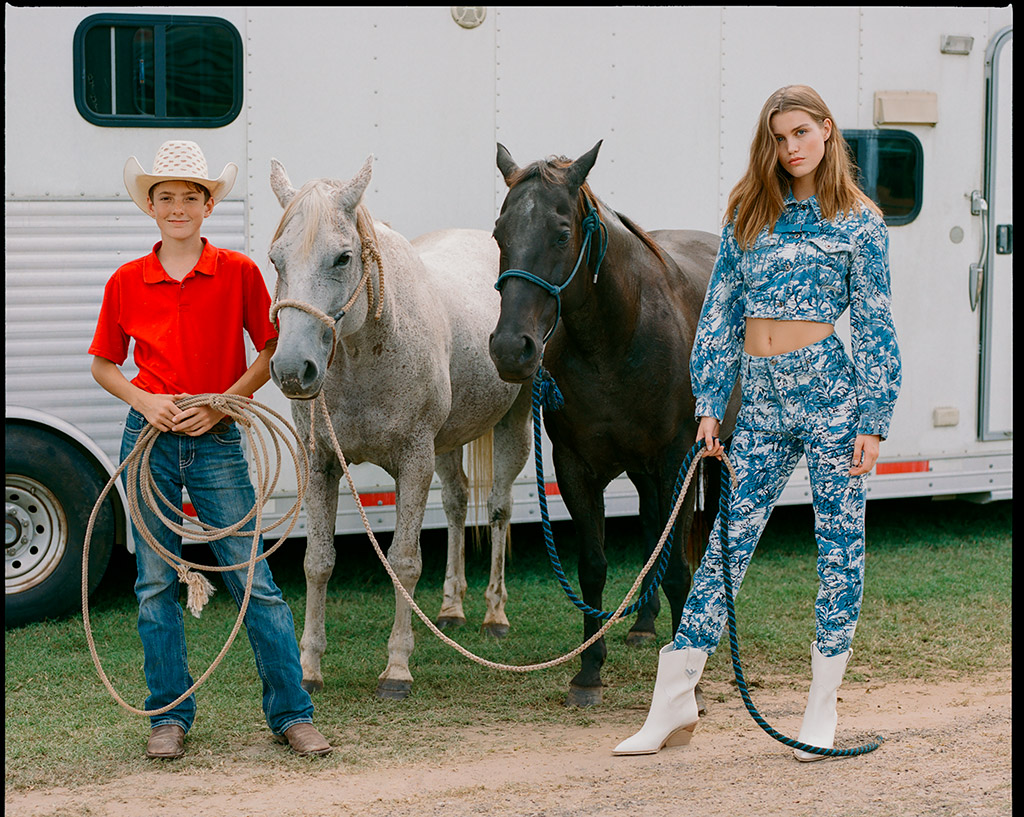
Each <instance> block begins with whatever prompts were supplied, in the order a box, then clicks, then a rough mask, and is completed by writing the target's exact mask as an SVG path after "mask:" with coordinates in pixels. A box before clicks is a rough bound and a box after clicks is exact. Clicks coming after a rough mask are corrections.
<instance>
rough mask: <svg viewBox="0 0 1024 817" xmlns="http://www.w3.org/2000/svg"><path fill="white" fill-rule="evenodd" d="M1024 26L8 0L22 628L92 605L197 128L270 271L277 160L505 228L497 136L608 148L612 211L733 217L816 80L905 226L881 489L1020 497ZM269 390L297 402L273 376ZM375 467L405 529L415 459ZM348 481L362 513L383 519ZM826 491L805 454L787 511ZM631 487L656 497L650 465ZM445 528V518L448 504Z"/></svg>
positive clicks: (463, 222) (851, 17)
mask: <svg viewBox="0 0 1024 817" xmlns="http://www.w3.org/2000/svg"><path fill="white" fill-rule="evenodd" d="M1012 24H1013V12H1012V8H1007V7H1003V8H963V7H961V8H952V7H949V8H880V7H878V8H876V7H846V8H813V7H799V8H797V9H793V10H787V9H785V8H768V7H659V8H654V7H648V8H639V7H615V8H613V7H597V8H588V9H587V10H586V13H585V14H581V13H580V11H579V10H578V9H576V8H521V7H515V8H511V7H510V8H505V7H484V6H478V7H474V6H468V7H462V6H458V7H451V8H449V7H390V8H344V7H340V8H331V7H325V8H283V7H252V8H246V7H232V6H225V7H210V6H206V7H194V8H181V7H173V8H172V7H167V8H157V7H147V8H126V7H119V8H113V9H105V8H94V9H90V8H82V7H74V8H72V7H65V8H45V7H34V8H28V7H23V8H18V7H12V6H10V5H8V6H6V8H5V33H6V66H5V67H6V72H5V86H6V87H5V91H6V93H5V114H6V120H5V121H6V134H5V135H6V144H5V150H6V163H5V164H6V168H5V170H6V173H5V200H4V204H5V235H6V247H5V250H6V252H5V272H6V275H5V318H6V320H5V338H6V352H7V366H6V423H5V426H6V435H7V436H6V464H7V487H6V503H7V528H6V549H7V570H6V593H7V596H6V597H7V605H6V611H7V615H8V621H24V620H29V619H31V618H35V617H40V616H42V615H46V614H50V613H54V612H58V611H61V610H65V609H68V608H69V607H73V606H75V604H76V603H77V591H76V587H77V583H78V565H79V564H80V553H81V539H82V533H83V529H84V526H85V518H86V517H87V516H88V513H89V511H90V509H91V506H92V501H93V500H94V499H95V496H96V494H97V493H98V490H99V487H102V485H103V484H104V483H105V482H106V480H107V478H108V476H109V474H111V473H112V472H113V470H114V468H115V465H114V464H115V463H116V462H117V458H118V448H119V439H120V436H121V428H122V423H123V419H124V414H125V407H124V406H123V405H122V404H121V403H120V402H119V401H117V400H116V399H114V398H113V397H111V396H110V395H108V394H107V393H106V392H104V391H103V390H102V389H101V388H99V386H97V385H96V384H95V383H94V382H93V380H92V378H91V376H90V374H89V365H90V359H89V356H88V355H87V353H86V350H87V348H88V345H89V341H90V339H91V336H92V332H93V329H94V327H95V322H96V317H97V314H98V310H99V305H100V300H101V296H102V292H103V285H104V283H105V282H106V280H107V278H108V277H109V276H110V275H111V273H112V272H113V271H114V269H116V268H117V267H118V266H119V265H120V264H121V263H123V262H125V261H127V260H129V259H131V258H134V257H137V256H140V255H143V254H145V253H146V252H148V251H149V249H150V248H151V247H152V245H153V244H154V243H155V241H156V240H157V237H158V236H157V233H156V230H155V229H154V227H153V224H152V222H151V221H150V219H148V218H147V217H146V216H145V215H143V214H142V213H140V212H139V210H138V209H137V208H136V207H135V205H134V204H132V202H131V201H130V199H129V198H128V196H127V194H126V192H125V190H124V188H123V185H122V181H121V178H122V167H123V165H124V162H125V160H126V159H127V157H128V156H130V155H135V156H137V157H138V158H139V159H140V160H141V162H142V164H143V165H144V166H148V165H149V163H150V162H151V161H152V157H153V156H154V154H155V152H156V149H157V147H158V146H159V145H160V144H161V143H162V142H163V141H165V140H167V139H171V138H175V139H182V138H184V139H194V140H195V141H197V142H199V143H200V144H201V145H202V146H203V149H204V151H205V153H206V156H207V158H208V160H209V163H210V165H211V171H212V172H213V173H218V172H219V171H220V168H222V167H223V166H224V164H226V163H227V162H229V161H233V162H235V163H237V164H238V165H239V167H240V173H239V177H238V181H237V182H236V184H235V187H234V189H233V190H232V191H231V194H230V196H229V197H228V199H226V200H225V201H224V202H221V203H220V204H219V205H218V207H217V209H216V211H215V214H214V216H213V217H212V218H211V220H210V221H209V222H208V224H207V226H208V228H209V229H208V231H207V236H208V237H209V238H210V240H211V241H213V242H214V243H215V244H218V245H221V246H225V247H230V248H233V249H239V250H242V251H245V252H247V253H248V254H249V255H250V256H252V257H253V258H254V259H255V260H256V261H257V263H259V264H260V265H261V268H262V269H263V270H264V274H265V275H266V277H267V283H268V287H269V288H270V289H271V290H273V285H274V273H273V269H272V267H271V266H270V264H269V262H268V261H267V257H266V254H267V249H268V246H269V243H270V238H271V236H272V234H273V232H274V229H275V227H276V225H277V221H278V218H279V216H280V208H279V206H278V204H277V202H276V201H275V199H274V197H273V193H272V192H271V189H270V184H269V173H270V159H271V157H276V158H279V159H281V160H282V161H283V162H284V163H285V164H286V165H287V167H288V168H289V170H291V171H292V174H293V178H295V179H298V180H303V181H304V180H306V179H309V178H313V177H320V176H330V177H337V178H345V179H347V178H349V177H351V176H352V175H353V174H354V173H355V172H356V170H358V168H359V167H360V166H361V164H362V162H363V160H364V159H365V158H366V156H367V155H369V154H373V155H374V156H375V157H376V159H375V165H374V174H373V180H372V185H371V188H370V190H368V192H367V196H366V203H367V204H368V206H369V208H370V210H371V212H373V213H374V214H375V215H376V216H377V217H378V218H381V219H384V220H386V221H388V222H390V223H391V224H392V225H393V226H394V227H395V228H396V229H397V230H399V231H400V232H402V233H403V234H405V235H406V236H408V237H412V236H415V235H418V234H420V233H423V232H426V231H428V230H432V229H435V228H440V227H449V226H462V227H478V228H483V229H490V228H491V226H492V224H493V221H494V218H495V215H496V214H497V211H498V208H499V207H500V205H501V202H502V200H503V198H504V194H505V185H504V182H503V180H502V178H501V176H500V174H499V173H498V171H497V169H496V167H495V143H496V142H498V141H500V142H502V143H503V144H505V145H506V146H507V147H508V148H509V149H510V150H511V152H512V154H513V155H514V156H515V157H516V158H517V159H518V160H519V161H520V162H523V163H525V162H528V161H531V160H533V159H537V158H541V157H543V156H545V155H548V154H552V153H556V154H567V155H569V156H571V157H573V158H575V157H576V156H578V155H579V154H581V153H583V152H584V151H586V150H587V149H589V148H590V147H591V146H592V145H593V144H594V143H595V142H597V141H598V140H599V139H603V140H604V146H603V148H602V151H601V156H600V158H599V160H598V163H597V166H596V167H595V168H594V170H593V172H592V173H591V176H590V181H591V186H592V187H593V189H594V190H595V192H596V193H597V194H598V195H599V196H600V197H601V198H602V199H603V200H604V201H605V202H606V203H607V204H609V205H610V206H612V207H614V208H615V209H616V210H619V211H620V212H623V213H626V214H627V215H629V216H630V217H631V218H633V219H634V220H635V221H636V222H638V223H639V224H641V225H642V226H644V227H646V228H648V229H656V228H666V227H688V228H697V229H703V230H708V231H711V232H717V231H718V230H719V229H720V224H721V220H722V216H723V210H724V206H725V202H726V198H727V196H728V193H729V190H730V189H731V187H732V186H733V184H734V183H735V182H736V181H737V180H738V178H739V176H740V174H741V173H742V171H743V169H744V166H745V163H746V161H747V150H748V145H749V142H750V137H751V132H752V128H753V125H754V122H755V120H756V117H757V113H758V111H759V110H760V106H761V104H762V102H763V100H764V99H765V98H766V97H767V96H768V94H769V93H771V92H772V91H773V90H775V89H776V88H778V87H780V86H782V85H785V84H789V83H805V84H809V85H812V86H814V87H815V88H816V89H817V90H818V91H820V92H821V94H822V96H823V97H824V98H825V99H826V100H827V101H828V102H829V104H830V106H831V107H832V109H833V112H834V114H835V116H836V119H837V121H838V124H839V125H840V126H841V127H842V128H843V130H844V133H846V135H847V137H848V138H849V140H850V142H851V145H852V146H853V147H854V149H855V151H856V157H857V162H858V166H859V169H860V172H861V177H862V181H863V184H864V187H865V189H866V190H867V191H868V192H869V194H870V195H872V197H873V198H875V200H876V201H878V202H879V204H880V205H881V206H882V208H883V210H884V211H885V213H886V217H887V221H888V223H889V225H890V234H891V268H892V282H893V313H894V317H895V321H896V326H897V330H898V333H899V337H900V345H901V350H902V354H903V364H904V380H903V389H902V393H901V396H900V400H899V402H898V404H897V406H896V412H895V416H894V417H893V422H892V430H891V436H890V438H889V439H888V440H887V441H886V443H885V444H884V445H883V448H882V459H881V460H880V462H879V464H878V466H877V467H876V469H875V473H874V475H873V476H872V477H871V478H870V481H869V483H868V484H869V488H868V490H869V496H870V497H902V496H920V495H931V496H935V497H953V496H959V497H967V498H970V499H973V500H977V501H988V500H992V499H1007V498H1010V497H1011V495H1012V458H1013V418H1012V397H1011V394H1012V385H1013V384H1012V380H1013V374H1012V371H1013V329H1012V306H1011V304H1012V301H1013V297H1012V294H1013V280H1012V272H1011V264H1012V249H1013V218H1012V207H1013V202H1012V188H1011V179H1012V167H1013V154H1012V138H1011V136H1012V120H1011V115H1012V112H1011V103H1012V73H1013V72H1012V66H1013V56H1012V55H1013V39H1012V37H1013V28H1012ZM789 43H793V45H792V46H788V45H787V44H789ZM838 331H839V332H840V334H841V335H845V337H846V338H847V340H848V325H846V326H844V325H842V324H841V325H840V326H839V328H838ZM679 365H686V361H680V362H679ZM126 374H128V376H129V377H131V376H132V374H133V371H132V369H131V366H130V365H127V366H126ZM256 398H257V399H258V400H260V401H262V402H266V403H269V404H270V405H272V406H273V407H275V408H276V409H277V410H279V411H281V412H282V413H285V414H287V413H288V409H287V401H285V400H284V399H283V398H282V397H281V395H280V394H279V393H278V392H277V391H276V389H275V388H274V386H273V385H272V384H270V385H268V386H266V387H264V388H263V389H262V390H260V392H259V393H258V394H257V395H256ZM547 453H548V452H545V462H546V463H547V468H548V469H549V472H548V473H547V474H546V476H545V482H546V488H545V492H546V493H548V494H549V495H550V496H549V502H550V507H551V513H552V516H553V517H554V518H556V519H557V518H564V517H566V516H567V513H566V511H565V508H564V506H563V505H562V504H561V502H560V501H559V498H558V496H557V485H555V482H554V476H553V473H552V472H551V471H550V468H551V466H550V457H549V456H547ZM288 467H290V463H285V470H287V468H288ZM354 475H355V478H356V480H357V483H358V490H359V493H360V495H361V501H362V504H363V505H364V506H366V507H367V508H368V509H369V510H370V511H371V514H370V518H371V522H372V523H373V525H374V526H375V528H377V529H378V530H381V529H389V528H390V527H391V526H393V524H394V508H393V501H394V494H393V490H394V489H393V485H392V483H391V480H390V478H389V477H388V476H387V474H386V473H385V472H384V471H382V470H381V469H379V468H376V467H375V466H370V465H362V466H358V467H357V468H355V469H354ZM83 486H84V488H83ZM97 486H99V487H97ZM294 490H295V489H294V484H292V485H291V486H288V485H285V487H283V488H282V489H281V490H280V492H279V494H277V495H276V496H275V497H274V498H273V499H272V500H271V502H270V504H269V506H268V508H267V510H266V513H267V517H268V518H273V517H274V516H275V515H278V516H279V515H280V514H281V513H283V512H284V511H285V510H287V509H288V508H289V507H290V506H291V505H292V503H293V501H294ZM89 491H91V492H92V497H93V499H92V500H90V499H89V498H88V497H87V496H86V494H87V493H88V492H89ZM342 494H343V499H342V501H341V502H340V504H339V508H338V517H337V531H338V532H339V533H353V532H358V531H359V530H361V523H360V520H359V517H358V515H357V513H356V508H355V504H354V501H353V500H352V499H351V497H349V496H348V495H347V494H346V492H345V491H343V492H342ZM515 497H516V504H515V513H514V518H513V521H517V522H519V521H525V520H535V519H537V518H538V509H537V497H536V482H535V479H534V475H533V465H532V462H531V464H529V465H528V466H527V468H526V469H525V470H524V472H523V474H522V475H521V477H520V480H519V482H518V484H517V489H516V495H515ZM809 501H810V489H809V482H808V477H807V471H806V469H805V468H803V467H799V468H798V469H797V471H796V473H795V474H794V475H793V478H792V480H791V481H790V483H789V486H788V487H787V489H786V491H785V493H784V494H783V497H782V502H784V503H806V502H809ZM109 502H110V509H109V514H107V515H106V516H105V517H104V518H103V519H101V525H100V528H101V530H99V531H98V538H99V539H100V543H99V544H98V545H97V544H96V543H95V542H94V547H98V548H99V549H100V550H101V551H102V550H103V549H104V548H105V549H106V550H107V552H109V548H110V547H112V546H113V545H114V544H115V543H117V544H123V545H128V546H129V547H130V546H131V541H130V534H129V526H128V525H126V522H125V505H124V499H123V497H122V496H120V495H119V494H118V493H112V494H111V496H110V499H109ZM607 504H608V513H609V514H612V515H628V514H634V513H636V509H637V508H636V494H635V492H634V491H633V490H632V487H631V486H630V484H629V483H628V481H627V480H625V479H624V478H621V479H619V480H616V481H615V482H614V483H613V484H612V485H611V486H610V487H609V489H608V492H607ZM303 524H304V523H300V526H299V528H298V531H297V532H298V534H299V535H302V533H303V530H304V528H303ZM425 524H426V525H428V526H442V525H443V524H444V514H443V512H442V509H441V502H440V496H439V494H438V495H436V496H432V499H431V502H430V504H429V506H428V510H427V514H426V520H425ZM101 560H102V559H101ZM61 565H64V568H63V569H62V568H61ZM69 566H70V567H69ZM100 570H101V566H100V565H97V572H99V571H100ZM97 578H98V577H97Z"/></svg>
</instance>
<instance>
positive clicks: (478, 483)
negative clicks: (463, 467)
mask: <svg viewBox="0 0 1024 817" xmlns="http://www.w3.org/2000/svg"><path fill="white" fill-rule="evenodd" d="M466 454H467V456H466V460H467V466H468V472H469V473H468V474H467V477H468V479H469V502H470V505H471V507H472V508H473V518H472V519H468V520H467V523H468V524H469V526H470V528H471V529H472V535H471V539H472V541H473V548H474V550H477V551H478V550H479V549H480V537H481V533H480V531H481V528H486V527H488V526H489V524H490V520H489V519H484V520H483V521H482V522H481V520H480V514H481V509H483V513H484V514H485V515H486V513H487V497H488V496H489V495H490V492H491V485H492V484H493V483H494V429H493V428H492V429H490V430H489V431H487V433H486V434H484V435H483V436H482V437H478V438H477V439H475V440H473V441H472V442H471V443H469V445H468V447H467V449H466Z"/></svg>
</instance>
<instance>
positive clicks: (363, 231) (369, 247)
mask: <svg viewBox="0 0 1024 817" xmlns="http://www.w3.org/2000/svg"><path fill="white" fill-rule="evenodd" d="M356 232H357V234H358V235H359V241H360V244H362V251H361V252H360V258H361V259H362V262H363V274H362V276H361V277H360V278H359V283H357V284H356V288H355V290H353V292H352V295H351V297H350V298H349V299H348V300H347V301H346V302H345V305H344V306H343V307H342V308H341V309H339V310H338V311H337V312H335V313H334V314H333V315H328V314H327V313H326V312H324V311H323V310H321V309H318V308H317V307H315V306H313V305H312V304H307V303H306V302H305V301H299V300H295V299H294V298H281V299H279V298H278V294H279V293H280V291H281V277H280V276H278V278H277V284H276V285H275V286H274V301H273V303H272V304H271V305H270V322H271V323H272V324H274V327H275V328H277V329H278V331H279V332H280V327H279V326H278V323H277V314H278V313H279V312H280V311H281V310H282V309H285V308H287V307H291V308H293V309H298V310H300V311H301V312H305V313H306V314H308V315H312V316H313V317H314V318H316V319H317V320H319V321H320V322H321V323H323V324H324V326H326V327H327V328H328V329H329V330H330V331H331V339H332V340H331V352H330V354H329V355H328V356H327V367H328V368H330V365H331V361H333V360H334V352H335V350H336V349H337V348H338V327H337V325H338V322H339V321H340V320H341V319H342V318H344V317H345V315H347V314H348V311H349V310H350V309H351V308H352V306H353V304H355V302H356V301H357V300H358V299H359V296H360V294H362V291H363V287H364V286H365V287H366V297H367V304H366V309H367V312H369V310H370V309H371V308H373V306H374V302H375V301H376V309H375V310H374V313H373V319H374V320H375V321H379V320H380V316H381V314H382V312H383V309H384V265H383V263H382V262H381V257H380V250H379V249H378V247H377V243H378V242H377V231H376V230H375V229H374V228H373V219H372V218H371V217H370V214H369V213H368V212H367V211H366V208H365V207H364V206H362V205H360V206H359V208H358V210H356ZM371 263H373V264H375V265H376V266H377V295H376V298H375V297H374V292H373V284H371V283H370V264H371Z"/></svg>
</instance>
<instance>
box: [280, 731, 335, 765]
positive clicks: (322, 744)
mask: <svg viewBox="0 0 1024 817" xmlns="http://www.w3.org/2000/svg"><path fill="white" fill-rule="evenodd" d="M274 740H275V741H277V742H278V743H287V744H288V745H289V746H290V747H291V749H292V751H293V752H295V753H296V754H298V755H302V756H303V757H306V756H309V755H329V754H330V753H331V744H329V743H328V742H327V739H326V738H325V737H324V736H323V735H321V734H320V732H319V731H318V730H317V728H316V727H315V726H313V724H311V723H297V724H295V725H294V726H289V727H288V728H287V729H285V730H284V734H283V735H274Z"/></svg>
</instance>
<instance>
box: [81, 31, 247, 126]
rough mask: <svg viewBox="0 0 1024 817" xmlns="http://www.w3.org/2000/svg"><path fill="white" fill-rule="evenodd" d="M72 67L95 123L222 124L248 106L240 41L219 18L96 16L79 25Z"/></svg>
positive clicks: (83, 110)
mask: <svg viewBox="0 0 1024 817" xmlns="http://www.w3.org/2000/svg"><path fill="white" fill-rule="evenodd" d="M74 71H75V105H76V106H77V107H78V111H79V113H81V114H82V116H83V117H85V118H86V119H87V120H88V121H90V122H92V123H93V124H94V125H100V126H108V127H126V126H127V127H138V128H147V127H196V128H218V127H221V126H223V125H226V124H228V123H229V122H231V121H232V120H234V119H235V117H236V116H238V113H239V111H240V110H241V109H242V39H241V37H240V36H239V34H238V31H237V30H236V29H235V27H234V26H232V25H231V24H230V23H229V22H228V21H227V20H222V19H220V18H218V17H179V16H173V17H171V16H159V15H141V14H96V15H93V16H92V17H89V18H87V19H85V20H83V21H82V23H81V25H79V26H78V29H77V30H76V31H75V41H74Z"/></svg>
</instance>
